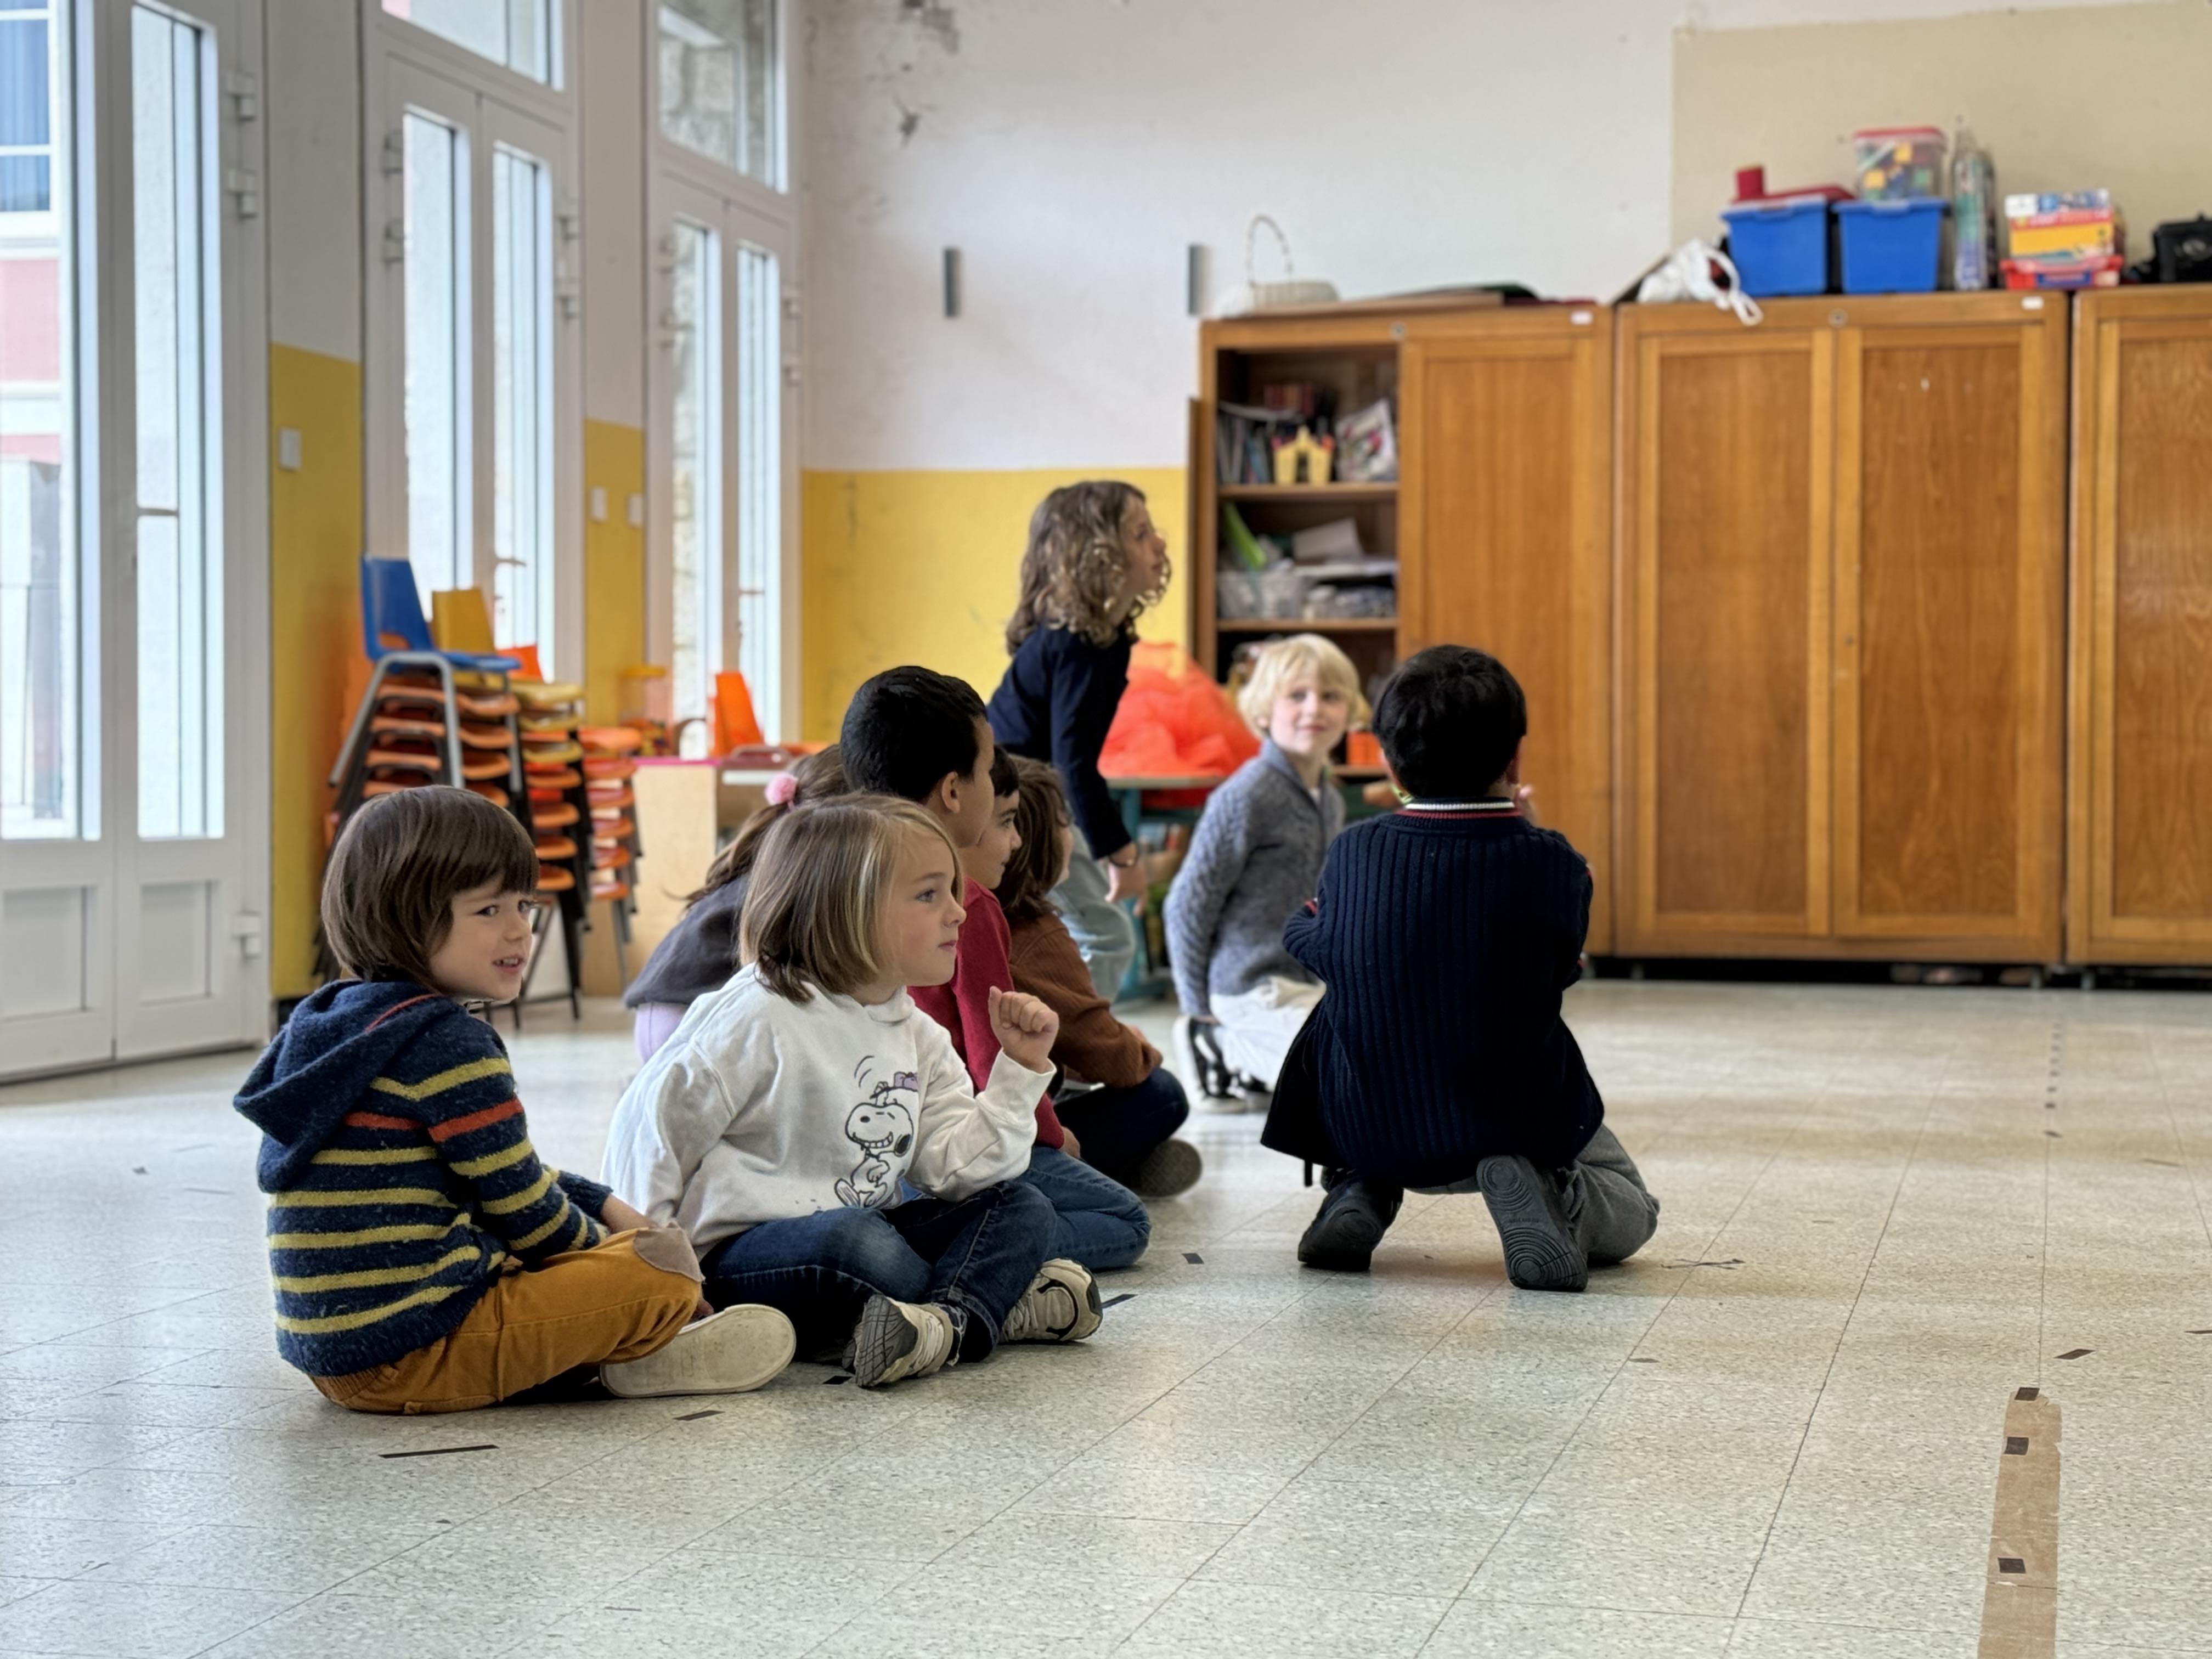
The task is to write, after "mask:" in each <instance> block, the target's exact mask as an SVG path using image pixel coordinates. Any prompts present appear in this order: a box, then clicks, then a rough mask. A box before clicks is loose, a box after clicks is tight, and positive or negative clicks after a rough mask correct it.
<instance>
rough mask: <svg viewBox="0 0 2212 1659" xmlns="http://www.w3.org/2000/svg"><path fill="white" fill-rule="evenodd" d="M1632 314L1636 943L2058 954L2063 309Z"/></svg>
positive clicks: (2043, 301) (1626, 942) (1629, 451)
mask: <svg viewBox="0 0 2212 1659" xmlns="http://www.w3.org/2000/svg"><path fill="white" fill-rule="evenodd" d="M2065 343H2066V312H2065V307H2064V305H2063V302H2062V301H2060V300H2059V299H2058V298H2057V296H2045V295H2027V296H2021V295H2004V294H1992V295H1926V296H1912V297H1894V298H1883V299H1863V298H1831V299H1823V300H1816V301H1812V300H1808V301H1775V302H1772V303H1771V304H1770V305H1769V306H1768V307H1767V308H1766V319H1765V322H1764V323H1762V324H1761V325H1759V326H1758V327H1756V328H1750V329H1747V328H1745V327H1744V326H1743V325H1741V324H1740V323H1738V322H1737V321H1736V320H1735V319H1734V318H1733V317H1731V316H1729V315H1727V314H1726V313H1720V312H1717V311H1705V310H1703V309H1692V308H1691V307H1635V308H1630V309H1627V310H1625V311H1624V312H1623V313H1621V323H1620V396H1619V398H1618V400H1617V412H1618V415H1619V418H1620V425H1621V437H1620V446H1619V456H1620V462H1619V469H1618V476H1619V490H1618V498H1617V505H1616V516H1615V527H1616V538H1617V544H1618V546H1619V549H1620V557H1619V571H1620V590H1621V598H1620V606H1621V610H1620V615H1621V628H1620V647H1621V658H1622V663H1621V672H1620V687H1621V697H1622V705H1623V717H1622V722H1621V732H1622V741H1621V744H1620V763H1621V777H1620V815H1619V817H1620V826H1621V829H1620V841H1621V843H1622V848H1623V854H1624V855H1623V857H1622V858H1621V860H1620V866H1621V877H1620V884H1621V889H1622V896H1623V909H1622V913H1621V916H1620V925H1619V948H1620V950H1621V951H1624V952H1625V953H1630V954H1639V953H1641V954H1651V955H1668V954H1680V955H1710V956H1730V955H1743V956H1763V955H1831V956H1832V955H1845V956H1860V957H1887V958H1912V957H1923V958H1942V959H1948V960H1960V961H1968V960H1988V961H2055V960H2057V957H2058V954H2059V946H2060V940H2059V929H2058V921H2059V902H2058V901H2059V832H2060V825H2061V793H2060V791H2061V782H2062V778H2061V754H2062V750H2061V745H2060V726H2059V717H2060V684H2061V680H2060V677H2061V672H2062V667H2063V656H2062V646H2063V640H2062V635H2061V626H2062V618H2061V611H2062V605H2063V592H2064V540H2063V511H2064V500H2063V481H2064V469H2065V429H2064V420H2063V405H2064V400H2065V374H2066V357H2065Z"/></svg>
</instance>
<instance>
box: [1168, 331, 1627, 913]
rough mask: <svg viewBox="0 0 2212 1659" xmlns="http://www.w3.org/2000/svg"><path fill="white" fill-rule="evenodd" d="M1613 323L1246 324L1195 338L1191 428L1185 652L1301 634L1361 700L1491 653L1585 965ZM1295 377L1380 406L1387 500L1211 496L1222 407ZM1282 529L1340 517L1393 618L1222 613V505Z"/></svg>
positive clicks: (1598, 759)
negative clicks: (1351, 677)
mask: <svg viewBox="0 0 2212 1659" xmlns="http://www.w3.org/2000/svg"><path fill="white" fill-rule="evenodd" d="M1612 354H1613V324H1612V314H1611V313H1609V312H1608V311H1607V309H1606V308H1605V307H1601V306H1550V305H1547V306H1529V307H1518V306H1515V307H1499V306H1496V305H1490V306H1472V307H1470V306H1466V305H1457V306H1444V305H1437V304H1434V303H1426V302H1421V301H1410V302H1408V303H1407V305H1406V307H1404V309H1403V310H1393V309H1389V308H1385V307H1374V308H1346V310H1344V311H1343V312H1341V313H1334V314H1320V315H1294V316H1283V317H1267V316H1259V317H1249V318H1239V319H1233V320H1228V321H1221V322H1211V323H1208V324H1206V325H1205V326H1204V327H1203V329H1202V330H1201V331H1200V398H1199V401H1198V404H1197V405H1196V406H1195V407H1194V410H1193V411H1192V469H1193V472H1192V487H1191V492H1190V494H1191V538H1190V546H1191V550H1192V563H1193V569H1192V573H1191V574H1192V581H1191V584H1190V586H1191V590H1192V594H1193V604H1194V614H1193V617H1192V627H1191V638H1192V641H1193V654H1194V655H1195V656H1196V657H1197V658H1198V659H1199V661H1200V663H1202V664H1204V665H1206V666H1207V667H1208V668H1210V669H1212V671H1214V672H1215V673H1216V674H1217V675H1225V674H1226V672H1227V671H1228V670H1229V667H1230V663H1231V656H1232V654H1233V653H1234V652H1235V651H1236V649H1237V647H1239V646H1240V645H1242V644H1243V643H1245V642H1247V641H1254V640H1259V639H1264V638H1266V637H1267V636H1268V635H1272V634H1284V633H1293V632H1297V631H1299V630H1301V629H1312V630H1314V631H1316V632H1319V633H1322V634H1327V635H1330V636H1331V637H1332V638H1334V640H1335V641H1337V643H1338V644H1339V645H1340V646H1342V647H1344V648H1345V650H1346V653H1348V654H1349V655H1350V656H1351V657H1352V660H1353V662H1354V663H1355V664H1356V665H1358V667H1359V669H1360V671H1361V672H1362V674H1363V676H1364V677H1366V678H1368V680H1369V682H1370V685H1373V684H1378V683H1379V682H1380V680H1381V678H1383V675H1384V673H1386V672H1387V671H1388V670H1389V668H1390V666H1391V665H1394V664H1395V663H1396V662H1397V661H1399V660H1400V659H1402V658H1403V657H1405V656H1407V655H1409V654H1411V653H1413V652H1415V651H1418V650H1420V649H1422V648H1423V647H1426V646H1431V645H1437V644H1444V643H1459V644H1465V645H1473V646H1477V647H1481V648H1482V649H1484V650H1487V651H1490V652H1492V653H1493V654H1495V655H1496V656H1497V657H1498V659H1500V660H1501V661H1503V662H1504V664H1505V665H1506V666H1507V667H1509V668H1510V669H1511V670H1512V671H1513V672H1514V675H1515V677H1516V678H1518V679H1519V680H1520V682H1521V684H1522V690H1524V691H1525V692H1526V693H1527V696H1528V742H1527V745H1526V747H1525V749H1524V750H1523V754H1522V777H1523V778H1524V779H1526V780H1527V781H1528V782H1529V783H1531V784H1533V785H1534V787H1535V788H1536V792H1537V801H1538V806H1539V810H1540V811H1541V815H1542V817H1543V819H1544V821H1545V822H1546V823H1548V824H1550V825H1552V826H1553V827H1554V828H1556V829H1559V830H1561V831H1563V832H1564V833H1565V835H1566V836H1568V838H1569V839H1570V840H1571V841H1572V842H1574V844H1575V846H1576V847H1577V848H1578V849H1579V850H1580V851H1581V852H1582V853H1583V854H1584V856H1586V857H1587V858H1588V859H1589V860H1590V866H1591V871H1592V874H1593V876H1594V877H1595V899H1594V902H1593V906H1592V910H1591V918H1590V932H1589V948H1590V949H1591V950H1592V951H1595V952H1598V953H1601V954H1603V953H1607V952H1609V951H1611V950H1612V949H1613V877H1612V871H1611V865H1612V856H1613V854H1612V849H1613V834H1612V830H1613V805H1612V775H1613V765H1612V742H1613V738H1612V718H1611V709H1612V697H1613V691H1612V674H1611V666H1612V604H1613V601H1612V573H1611V560H1612V553H1611V536H1610V532H1609V528H1608V526H1609V520H1610V513H1611V501H1610V489H1611V485H1610V477H1611V472H1610V469H1611V459H1610V456H1611V446H1612V416H1611V405H1612V374H1613V355H1612ZM1302 381H1303V382H1311V383H1314V384H1316V385H1318V386H1322V388H1324V389H1325V390H1326V391H1327V392H1328V394H1329V395H1330V397H1331V398H1333V400H1334V404H1335V407H1336V409H1337V410H1338V411H1339V413H1340V414H1341V413H1346V412H1349V411H1350V410H1353V409H1356V408H1358V407H1359V406H1361V405H1362V404H1365V403H1369V402H1371V401H1373V400H1374V399H1375V398H1385V397H1387V398H1390V399H1391V401H1392V404H1393V406H1394V413H1395V422H1396V436H1397V442H1398V448H1399V455H1400V474H1399V478H1398V481H1397V482H1396V483H1386V484H1344V483H1330V484H1305V485H1290V486H1280V485H1265V484H1262V485H1255V484H1250V483H1239V484H1233V485H1225V484H1223V483H1219V482H1218V473H1217V469H1216V467H1215V465H1214V458H1213V442H1214V435H1215V430H1216V428H1215V422H1214V412H1215V410H1216V408H1217V407H1218V404H1221V403H1224V402H1227V403H1231V404H1250V403H1254V402H1256V401H1257V400H1258V399H1259V398H1260V397H1261V395H1262V393H1263V392H1265V390H1266V389H1267V387H1268V386H1280V385H1284V384H1285V383H1292V382H1302ZM1225 505H1228V506H1233V507H1236V508H1237V511H1238V512H1239V513H1241V514H1242V515H1243V517H1244V518H1245V520H1247V521H1248V523H1249V525H1250V526H1251V528H1252V529H1254V530H1255V531H1256V532H1260V533H1261V534H1267V533H1271V532H1272V533H1284V532H1291V531H1295V530H1297V529H1301V528H1304V527H1307V526H1313V525H1316V524H1320V523H1322V522H1326V521H1328V520H1332V519H1340V518H1347V517H1348V518H1350V519H1352V520H1353V521H1354V523H1355V524H1356V525H1357V526H1358V531H1359V536H1360V541H1361V545H1362V546H1363V547H1364V549H1365V550H1367V551H1368V552H1370V553H1371V554H1375V555H1378V556H1383V557H1395V559H1396V560H1397V561H1398V577H1397V587H1398V614H1397V615H1396V616H1395V617H1390V618H1362V619H1358V620H1356V621H1340V622H1309V621H1302V620H1296V619H1281V620H1267V619H1264V618H1257V617H1237V616H1221V615H1218V614H1217V613H1218V605H1217V602H1216V599H1215V592H1216V586H1215V582H1214V573H1215V568H1216V562H1217V561H1218V557H1219V546H1220V537H1221V518H1222V509H1223V507H1224V506H1225Z"/></svg>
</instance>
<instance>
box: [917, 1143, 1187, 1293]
mask: <svg viewBox="0 0 2212 1659" xmlns="http://www.w3.org/2000/svg"><path fill="white" fill-rule="evenodd" d="M1081 1135H1082V1132H1081V1131H1080V1130H1078V1131H1077V1138H1078V1139H1081ZM1019 1184H1020V1185H1022V1186H1024V1187H1027V1188H1030V1190H1031V1191H1032V1192H1036V1193H1039V1194H1042V1195H1043V1196H1044V1197H1046V1198H1048V1199H1049V1200H1051V1202H1052V1208H1053V1211H1054V1214H1055V1216H1056V1218H1057V1220H1058V1226H1057V1229H1056V1230H1055V1231H1054V1235H1053V1237H1054V1243H1053V1246H1052V1248H1051V1249H1049V1250H1048V1251H1046V1252H1045V1254H1046V1255H1059V1256H1066V1258H1067V1259H1068V1260H1069V1261H1079V1262H1081V1263H1082V1264H1083V1265H1084V1266H1085V1267H1088V1268H1090V1269H1091V1272H1092V1273H1109V1272H1110V1271H1112V1270H1113V1269H1114V1268H1115V1267H1128V1266H1130V1265H1132V1264H1133V1262H1134V1261H1136V1259H1137V1258H1138V1257H1139V1256H1140V1255H1144V1253H1145V1246H1146V1244H1148V1243H1151V1242H1152V1217H1150V1216H1149V1215H1147V1214H1146V1213H1145V1200H1143V1199H1141V1198H1139V1197H1138V1196H1137V1195H1136V1194H1134V1193H1133V1192H1131V1191H1130V1190H1129V1189H1128V1188H1127V1187H1124V1186H1123V1185H1122V1184H1121V1182H1118V1181H1116V1180H1115V1179H1114V1178H1113V1177H1112V1176H1109V1175H1103V1174H1101V1173H1100V1172H1099V1171H1098V1170H1094V1169H1092V1168H1091V1166H1090V1165H1089V1164H1085V1163H1084V1162H1083V1161H1082V1160H1081V1159H1080V1158H1070V1157H1069V1156H1068V1155H1067V1154H1066V1152H1061V1151H1060V1149H1059V1148H1058V1147H1056V1146H1033V1147H1031V1148H1030V1172H1029V1173H1028V1174H1027V1175H1025V1176H1023V1177H1022V1178H1021V1181H1020V1182H1019ZM892 1213H893V1214H896V1213H897V1212H896V1211H894V1212H892Z"/></svg>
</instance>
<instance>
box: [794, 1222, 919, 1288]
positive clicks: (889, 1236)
mask: <svg viewBox="0 0 2212 1659" xmlns="http://www.w3.org/2000/svg"><path fill="white" fill-rule="evenodd" d="M815 1243H816V1245H817V1252H816V1261H817V1264H818V1265H819V1266H821V1267H826V1268H828V1269H829V1270H830V1271H831V1272H833V1273H842V1274H844V1275H845V1276H846V1277H847V1278H848V1279H860V1280H861V1281H862V1282H864V1283H866V1284H868V1285H872V1286H874V1287H875V1288H876V1289H878V1290H880V1291H884V1293H885V1294H886V1295H894V1296H895V1295H897V1294H899V1292H898V1291H897V1290H896V1288H895V1287H896V1286H898V1285H903V1284H904V1283H905V1282H906V1280H907V1279H908V1278H910V1277H911V1276H912V1269H913V1267H914V1265H915V1261H916V1257H915V1253H914V1249H913V1247H912V1246H911V1245H909V1244H908V1243H907V1242H906V1240H905V1239H903V1238H902V1237H899V1232H898V1229H897V1228H896V1227H894V1226H892V1225H891V1224H890V1222H888V1221H886V1220H884V1218H883V1214H882V1212H880V1211H877V1210H868V1209H861V1208H858V1207H848V1208H845V1209H840V1210H832V1211H825V1212H823V1220H822V1224H821V1232H820V1235H819V1236H818V1237H817V1239H816V1241H815Z"/></svg>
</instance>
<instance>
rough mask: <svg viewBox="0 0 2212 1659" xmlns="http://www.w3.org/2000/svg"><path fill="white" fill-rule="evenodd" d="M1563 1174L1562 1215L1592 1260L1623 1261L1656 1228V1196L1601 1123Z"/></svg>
mask: <svg viewBox="0 0 2212 1659" xmlns="http://www.w3.org/2000/svg"><path fill="white" fill-rule="evenodd" d="M1565 1174H1566V1177H1567V1181H1566V1197H1567V1214H1568V1216H1569V1217H1570V1218H1571V1219H1572V1221H1573V1222H1574V1227H1575V1237H1576V1240H1577V1242H1578V1243H1580V1244H1581V1245H1582V1247H1583V1253H1584V1254H1585V1255H1588V1256H1589V1259H1590V1261H1592V1262H1594V1263H1611V1262H1615V1261H1627V1260H1628V1258H1629V1257H1630V1256H1632V1255H1635V1254H1636V1253H1637V1252H1638V1250H1640V1249H1643V1248H1644V1245H1645V1244H1646V1243H1649V1242H1650V1238H1651V1235H1652V1234H1653V1233H1655V1232H1656V1231H1658V1230H1659V1200H1657V1199H1656V1198H1654V1197H1652V1196H1651V1194H1650V1189H1649V1188H1646V1187H1645V1186H1644V1176H1643V1175H1642V1173H1641V1172H1640V1171H1638V1169H1637V1167H1636V1160H1635V1159H1633V1158H1631V1157H1629V1155H1628V1153H1627V1152H1626V1149H1625V1148H1624V1147H1623V1146H1621V1144H1620V1137H1619V1136H1617V1135H1615V1134H1614V1133H1613V1131H1612V1130H1610V1129H1608V1128H1607V1127H1605V1125H1603V1124H1602V1123H1601V1124H1599V1125H1598V1127H1597V1133H1595V1134H1594V1135H1592V1136H1591V1137H1590V1140H1589V1146H1585V1147H1583V1150H1582V1156H1581V1157H1579V1158H1577V1159H1576V1160H1575V1161H1574V1162H1573V1163H1572V1164H1570V1165H1568V1166H1567V1170H1566V1171H1565ZM1413 1190H1414V1191H1416V1192H1420V1193H1432V1194H1433V1193H1476V1192H1480V1191H1481V1190H1482V1189H1481V1188H1480V1186H1478V1185H1477V1184H1476V1182H1475V1178H1474V1176H1468V1177H1467V1178H1466V1179H1465V1180H1463V1181H1455V1182H1452V1183H1451V1185H1450V1186H1449V1187H1417V1188H1414V1189H1413Z"/></svg>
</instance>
